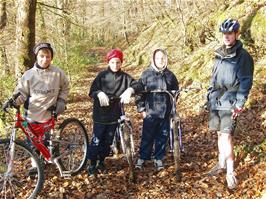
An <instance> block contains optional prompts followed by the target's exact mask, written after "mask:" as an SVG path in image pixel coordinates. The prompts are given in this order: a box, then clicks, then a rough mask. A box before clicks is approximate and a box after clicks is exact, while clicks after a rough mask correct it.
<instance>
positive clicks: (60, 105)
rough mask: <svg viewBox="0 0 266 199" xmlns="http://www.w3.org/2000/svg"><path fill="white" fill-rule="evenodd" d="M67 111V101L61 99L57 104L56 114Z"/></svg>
mask: <svg viewBox="0 0 266 199" xmlns="http://www.w3.org/2000/svg"><path fill="white" fill-rule="evenodd" d="M65 109H66V103H65V100H63V99H61V98H59V99H58V100H57V102H56V109H55V112H56V114H61V113H63V112H64V110H65Z"/></svg>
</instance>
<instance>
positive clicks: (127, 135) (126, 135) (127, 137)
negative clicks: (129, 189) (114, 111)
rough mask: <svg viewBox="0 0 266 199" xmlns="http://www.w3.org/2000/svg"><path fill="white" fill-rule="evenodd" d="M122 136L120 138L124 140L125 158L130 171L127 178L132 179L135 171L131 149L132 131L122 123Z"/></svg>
mask: <svg viewBox="0 0 266 199" xmlns="http://www.w3.org/2000/svg"><path fill="white" fill-rule="evenodd" d="M121 130H122V135H123V136H122V137H121V139H123V142H124V149H123V151H124V153H125V155H126V158H127V162H128V165H129V173H130V176H129V178H130V179H131V180H134V178H135V173H134V163H133V162H134V161H133V150H134V148H133V147H132V140H131V138H132V131H131V129H130V127H129V125H128V124H124V125H123V126H122V129H121Z"/></svg>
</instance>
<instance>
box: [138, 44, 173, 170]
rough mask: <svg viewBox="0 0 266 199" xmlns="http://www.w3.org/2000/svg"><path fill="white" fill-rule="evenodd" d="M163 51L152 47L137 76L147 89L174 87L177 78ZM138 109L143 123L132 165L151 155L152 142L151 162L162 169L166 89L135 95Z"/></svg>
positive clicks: (167, 107)
mask: <svg viewBox="0 0 266 199" xmlns="http://www.w3.org/2000/svg"><path fill="white" fill-rule="evenodd" d="M167 62H168V61H167V53H166V51H165V50H162V49H156V50H155V51H154V52H153V54H152V59H151V65H150V67H149V68H148V69H146V70H145V71H144V72H143V73H142V75H141V78H140V82H141V83H142V84H143V86H144V87H145V89H147V90H148V91H152V90H157V89H160V90H178V81H177V79H176V76H175V75H174V73H172V72H171V71H170V70H168V68H167ZM136 102H137V108H138V112H140V113H142V116H143V127H142V136H141V144H140V152H139V153H140V158H139V159H138V161H137V164H136V168H139V169H141V168H142V165H143V163H144V162H145V161H146V160H150V159H151V155H152V150H153V146H154V165H155V168H156V169H157V170H158V171H159V170H161V169H163V168H164V167H163V162H162V160H163V158H164V156H165V146H166V142H167V140H168V137H169V130H170V121H169V116H170V112H171V103H170V99H169V96H168V95H167V94H166V93H145V94H141V95H139V97H138V99H137V100H136Z"/></svg>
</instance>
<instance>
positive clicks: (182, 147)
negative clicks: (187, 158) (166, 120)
mask: <svg viewBox="0 0 266 199" xmlns="http://www.w3.org/2000/svg"><path fill="white" fill-rule="evenodd" d="M175 122H176V121H175V120H174V119H171V121H170V152H173V151H174V133H176V132H173V129H174V125H175ZM177 129H178V141H179V146H180V151H182V152H184V146H183V144H182V128H181V122H180V121H178V126H177Z"/></svg>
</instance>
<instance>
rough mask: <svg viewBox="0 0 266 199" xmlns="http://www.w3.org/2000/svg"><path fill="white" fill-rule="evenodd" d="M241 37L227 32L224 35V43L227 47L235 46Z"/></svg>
mask: <svg viewBox="0 0 266 199" xmlns="http://www.w3.org/2000/svg"><path fill="white" fill-rule="evenodd" d="M238 36H239V33H235V32H225V33H223V42H224V44H225V45H226V46H233V45H234V44H235V42H236V40H237V38H238Z"/></svg>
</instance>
